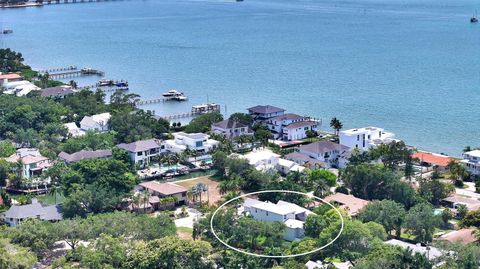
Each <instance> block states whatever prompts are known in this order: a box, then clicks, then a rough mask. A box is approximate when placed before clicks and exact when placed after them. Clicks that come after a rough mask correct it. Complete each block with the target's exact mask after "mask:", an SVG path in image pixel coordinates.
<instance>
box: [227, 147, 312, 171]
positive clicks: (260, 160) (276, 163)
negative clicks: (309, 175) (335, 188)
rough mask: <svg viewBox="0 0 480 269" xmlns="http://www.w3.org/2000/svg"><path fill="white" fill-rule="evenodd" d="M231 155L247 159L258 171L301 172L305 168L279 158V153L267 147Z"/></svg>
mask: <svg viewBox="0 0 480 269" xmlns="http://www.w3.org/2000/svg"><path fill="white" fill-rule="evenodd" d="M233 156H237V157H238V158H242V159H245V160H247V161H248V163H249V164H250V165H252V166H253V167H255V169H257V170H259V171H268V170H277V171H279V172H281V173H283V174H288V173H289V172H291V171H299V172H301V171H303V170H304V169H305V167H303V166H301V165H298V164H297V163H295V162H293V161H290V160H286V159H282V158H280V155H278V154H276V153H274V152H272V151H271V150H268V149H264V150H255V151H251V152H249V153H247V154H245V155H239V154H234V155H233Z"/></svg>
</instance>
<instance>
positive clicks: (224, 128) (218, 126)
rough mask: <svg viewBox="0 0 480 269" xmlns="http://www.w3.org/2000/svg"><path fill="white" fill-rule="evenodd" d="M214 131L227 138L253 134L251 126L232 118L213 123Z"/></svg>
mask: <svg viewBox="0 0 480 269" xmlns="http://www.w3.org/2000/svg"><path fill="white" fill-rule="evenodd" d="M212 132H213V133H216V134H220V135H223V136H224V137H226V138H235V137H238V136H241V135H253V131H252V129H250V126H248V125H247V124H243V123H241V122H238V121H235V120H231V119H226V120H223V121H220V122H217V123H214V124H212Z"/></svg>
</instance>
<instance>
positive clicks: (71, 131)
mask: <svg viewBox="0 0 480 269" xmlns="http://www.w3.org/2000/svg"><path fill="white" fill-rule="evenodd" d="M63 126H64V127H65V128H67V132H68V135H69V136H70V137H78V136H82V135H84V134H85V131H84V130H82V129H80V128H79V127H78V126H77V124H76V123H75V122H69V123H65V124H63Z"/></svg>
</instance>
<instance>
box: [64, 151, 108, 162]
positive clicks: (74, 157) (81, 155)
mask: <svg viewBox="0 0 480 269" xmlns="http://www.w3.org/2000/svg"><path fill="white" fill-rule="evenodd" d="M58 157H59V158H60V159H62V160H65V161H67V162H78V161H81V160H85V159H92V158H108V157H112V151H111V150H110V149H102V150H81V151H79V152H75V153H72V154H68V153H66V152H63V151H62V152H60V154H58Z"/></svg>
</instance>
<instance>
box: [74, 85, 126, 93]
mask: <svg viewBox="0 0 480 269" xmlns="http://www.w3.org/2000/svg"><path fill="white" fill-rule="evenodd" d="M92 89H100V90H102V91H103V92H118V91H128V90H129V89H128V87H116V86H99V85H98V84H95V85H90V86H82V87H78V88H77V90H79V91H81V90H92Z"/></svg>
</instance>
